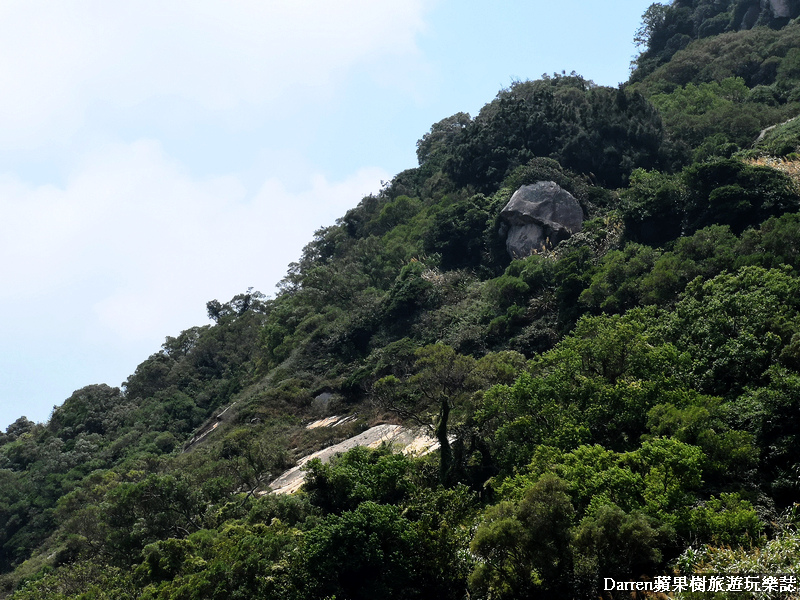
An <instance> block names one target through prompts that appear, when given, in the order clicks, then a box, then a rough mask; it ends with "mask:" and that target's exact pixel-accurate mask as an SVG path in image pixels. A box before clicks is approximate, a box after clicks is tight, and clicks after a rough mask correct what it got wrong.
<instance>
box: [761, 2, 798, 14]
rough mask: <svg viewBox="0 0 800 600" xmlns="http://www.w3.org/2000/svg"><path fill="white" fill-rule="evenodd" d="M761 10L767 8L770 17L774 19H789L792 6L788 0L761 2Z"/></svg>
mask: <svg viewBox="0 0 800 600" xmlns="http://www.w3.org/2000/svg"><path fill="white" fill-rule="evenodd" d="M761 8H769V9H770V11H771V12H772V16H773V17H776V18H783V19H786V18H790V17H791V16H792V5H791V3H790V2H789V0H761Z"/></svg>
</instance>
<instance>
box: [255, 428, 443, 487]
mask: <svg viewBox="0 0 800 600" xmlns="http://www.w3.org/2000/svg"><path fill="white" fill-rule="evenodd" d="M352 418H353V417H346V418H345V419H342V420H338V419H341V418H340V417H329V418H328V419H325V420H321V421H315V422H314V423H311V424H310V425H309V426H308V427H309V428H312V429H313V428H316V427H331V426H334V427H335V426H336V425H339V424H341V423H342V422H345V421H347V420H349V419H352ZM333 419H337V420H338V421H333ZM381 444H389V445H391V446H393V447H394V448H395V449H396V450H398V451H400V452H402V453H403V454H409V455H412V456H424V455H426V454H428V453H430V452H433V451H434V450H438V449H439V442H438V441H436V440H435V439H433V438H432V437H430V436H428V435H426V434H425V433H423V432H420V431H414V430H411V429H407V428H405V427H402V426H401V425H376V426H375V427H372V428H370V429H367V430H366V431H364V432H363V433H359V434H358V435H356V436H354V437H351V438H350V439H347V440H345V441H343V442H340V443H338V444H334V445H333V446H329V447H327V448H323V449H322V450H320V451H318V452H314V454H310V455H309V456H306V457H303V458H301V459H300V460H299V461H298V463H297V466H296V467H293V468H291V469H289V470H288V471H286V472H285V473H283V474H282V475H281V476H280V477H278V478H277V479H275V480H274V481H273V482H272V483H270V484H269V490H265V491H264V492H262V493H260V494H259V495H263V494H267V493H270V492H272V493H274V494H279V495H282V494H293V493H295V492H296V491H297V490H299V489H300V488H301V487H302V486H303V482H304V481H305V477H306V473H305V471H303V466H304V465H305V464H306V463H307V462H308V461H310V460H311V459H312V458H318V459H320V460H321V461H322V462H323V463H326V462H328V461H329V460H330V459H331V458H333V457H334V456H336V455H337V454H342V453H343V452H347V451H348V450H351V449H353V448H355V447H356V446H366V447H367V448H378V447H379V446H380V445H381Z"/></svg>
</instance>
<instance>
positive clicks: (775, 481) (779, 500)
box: [0, 0, 800, 600]
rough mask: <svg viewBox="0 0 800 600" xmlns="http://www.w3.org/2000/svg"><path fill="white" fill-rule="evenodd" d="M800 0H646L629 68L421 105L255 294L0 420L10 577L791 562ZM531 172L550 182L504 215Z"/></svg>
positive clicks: (797, 490) (140, 583) (66, 586)
mask: <svg viewBox="0 0 800 600" xmlns="http://www.w3.org/2000/svg"><path fill="white" fill-rule="evenodd" d="M798 17H800V1H798V0H768V1H767V0H761V1H759V0H723V1H720V0H694V1H688V0H686V1H684V0H675V1H674V2H673V3H672V4H670V5H659V4H654V5H653V6H651V8H650V9H648V11H647V12H646V13H645V15H644V20H643V24H642V27H641V29H640V30H639V31H638V32H637V34H636V36H637V38H636V39H637V40H638V41H639V42H640V44H641V47H642V53H641V55H640V56H639V57H638V58H637V59H636V61H635V64H634V67H635V68H634V70H633V71H632V74H631V78H630V80H629V82H628V83H626V84H625V85H621V86H620V87H619V88H608V87H603V86H597V85H595V84H594V83H592V82H591V81H590V80H588V79H584V78H583V77H581V76H580V75H577V74H575V73H571V74H566V73H561V74H554V75H553V76H543V77H542V78H541V79H538V80H535V81H520V82H516V83H514V84H512V85H511V86H510V87H508V88H507V89H503V90H501V91H500V92H499V93H498V94H497V96H496V98H494V99H493V100H492V101H490V102H489V103H488V104H486V105H485V106H484V107H483V108H482V109H481V110H480V112H479V113H478V114H477V115H476V116H474V117H471V116H470V115H468V114H466V113H457V114H455V115H453V116H451V117H448V118H445V119H442V120H441V121H439V122H438V123H435V124H434V125H433V126H432V127H431V129H430V131H429V132H427V133H425V134H424V135H423V136H422V138H421V139H420V140H419V141H418V143H417V156H418V160H419V166H418V167H416V168H414V169H409V170H407V171H403V172H401V173H399V174H398V175H396V176H395V177H394V178H393V179H392V180H391V181H390V182H388V183H387V184H386V185H385V187H384V188H383V189H382V190H381V192H380V193H378V194H376V195H370V196H367V197H365V198H363V199H361V201H360V202H358V203H357V205H356V206H355V207H354V208H353V209H351V210H349V211H348V212H347V213H346V214H345V215H344V216H342V218H341V219H339V220H338V221H337V223H336V224H335V225H334V226H331V227H328V228H325V229H321V230H320V231H318V232H317V233H316V235H315V236H314V239H313V240H311V241H310V243H309V244H308V245H307V246H306V247H305V249H304V251H303V254H302V256H301V257H300V259H299V260H298V261H297V262H296V263H293V264H292V265H291V267H290V269H289V272H288V273H287V275H286V277H285V279H284V280H283V281H282V283H281V286H280V292H279V293H278V294H277V295H276V296H275V297H274V298H267V297H265V296H264V295H263V294H260V293H259V292H256V291H254V290H252V289H250V290H247V291H246V292H244V293H242V294H239V295H237V296H236V297H234V298H232V299H231V300H230V301H228V302H220V301H218V300H212V301H210V302H208V304H207V309H208V316H209V319H210V322H211V323H210V324H208V325H203V326H198V327H193V328H191V329H188V330H186V331H183V332H181V333H180V334H179V335H177V336H176V337H168V338H167V339H166V341H165V343H164V344H163V346H162V348H161V350H159V351H158V352H156V353H155V354H153V355H152V356H150V357H149V358H148V359H147V360H146V361H144V362H143V363H142V364H140V365H139V366H138V367H136V369H135V371H134V372H133V374H132V375H130V377H129V378H128V380H127V381H126V382H125V384H124V385H123V388H122V389H118V388H112V387H109V386H107V385H90V386H87V387H85V388H82V389H80V390H78V391H76V392H75V393H74V394H73V395H72V396H71V397H70V398H68V399H66V400H65V401H64V403H63V404H62V405H60V406H58V407H56V408H55V409H54V411H53V414H52V416H51V418H50V420H49V421H48V422H47V423H43V424H41V423H33V422H31V421H29V420H27V419H26V418H24V417H22V418H20V419H19V420H17V421H16V422H15V423H13V424H12V425H11V426H9V427H8V429H7V430H6V432H5V433H2V432H0V597H8V598H13V599H14V600H27V599H37V600H57V599H58V600H62V599H65V598H81V599H86V600H88V599H90V598H91V599H105V598H108V599H111V598H113V599H115V600H120V599H138V598H141V599H156V598H158V599H164V600H166V599H175V600H177V599H181V600H184V599H186V600H188V599H195V598H197V599H200V598H202V599H216V598H225V599H226V600H232V599H237V598H281V599H318V598H334V597H335V598H339V599H340V600H341V599H343V598H348V599H349V598H352V599H356V598H364V599H366V598H375V597H383V598H387V599H389V598H442V599H447V598H453V599H463V598H467V597H469V598H487V599H489V598H491V599H504V598H554V599H555V598H596V597H598V596H599V595H600V594H601V593H603V585H604V580H605V578H613V579H615V580H616V581H639V580H647V581H653V578H655V577H659V576H660V577H664V576H670V577H672V576H677V575H679V574H683V575H686V576H687V577H690V576H691V575H692V574H696V573H713V574H717V575H720V574H728V573H729V574H741V573H745V572H750V573H759V574H790V573H798V572H800V535H798V533H797V525H798V519H800V517H799V516H798V514H797V510H796V508H797V504H796V502H797V498H798V497H800V496H798V494H800V480H798V473H800V453H798V450H797V448H798V447H800V278H798V269H800V212H799V211H800V124H799V123H800V121H799V120H797V119H796V118H795V117H797V116H798V115H800V20H798ZM540 182H548V183H547V184H546V185H544V184H540ZM533 184H537V185H533ZM523 186H532V187H531V188H528V189H529V190H538V191H537V193H540V192H541V190H542V189H545V188H546V189H548V190H550V192H549V193H551V194H552V197H557V198H558V200H552V198H550V199H547V200H538V198H539V197H538V196H537V197H536V198H534V201H532V202H531V204H532V205H535V206H534V207H533V208H530V209H527V208H526V210H530V212H529V213H523V212H519V211H518V212H517V213H515V214H514V216H513V218H512V217H509V216H508V215H509V211H506V212H505V213H504V212H503V209H504V207H506V205H507V204H508V203H509V200H510V199H511V198H512V195H513V194H514V193H515V192H516V191H517V190H518V189H520V188H522V187H523ZM568 198H571V200H569V199H568ZM537 202H538V204H537ZM354 203H355V202H354ZM573 203H574V204H573ZM515 210H517V209H516V208H515ZM570 210H571V211H572V214H573V216H572V217H570V218H572V219H577V222H580V221H581V217H582V222H580V226H579V227H578V226H577V225H576V221H574V220H573V221H568V224H565V223H567V221H565V220H564V214H566V213H567V212H569V211H570ZM537 211H538V212H537ZM576 211H577V212H576ZM575 214H577V215H578V216H577V217H575ZM513 219H516V221H515V220H513ZM515 226H518V227H521V228H522V230H517V232H516V233H515V234H514V235H517V236H518V237H519V238H520V239H522V238H524V240H525V241H526V243H529V244H528V246H525V245H522V246H514V245H512V244H510V243H508V236H509V235H511V230H512V229H513V227H515ZM529 226H530V229H525V228H526V227H529ZM536 236H538V237H536ZM531 240H535V241H534V242H531ZM514 248H533V250H532V251H530V252H528V251H527V250H526V251H519V250H514ZM333 416H336V417H337V418H335V419H330V420H329V421H328V423H327V424H330V425H333V424H336V426H322V425H321V424H320V423H315V424H314V426H313V427H307V425H308V424H309V423H311V422H312V421H318V420H321V419H323V418H327V417H333ZM345 417H346V418H345ZM381 424H386V425H401V424H402V425H404V426H406V427H409V428H414V429H415V430H416V431H417V432H418V433H419V435H422V434H425V435H427V436H428V438H429V440H428V441H429V442H430V443H429V444H428V446H426V448H428V449H429V448H431V447H438V449H437V450H436V451H434V452H426V453H420V454H424V455H422V456H415V455H414V453H413V452H412V453H401V452H396V451H393V448H392V447H391V445H388V444H387V445H384V446H381V447H380V448H377V449H367V448H363V447H357V448H354V449H353V450H350V451H349V452H347V453H346V454H343V455H340V456H339V457H337V458H334V459H333V460H331V461H330V462H326V463H323V462H322V461H320V460H311V461H308V462H307V463H306V464H305V485H304V487H303V488H302V489H301V490H300V491H299V492H297V493H294V494H288V495H286V494H283V495H276V494H273V493H269V490H270V487H269V485H270V483H272V482H273V481H274V480H276V479H277V478H278V477H279V476H280V475H281V474H282V473H284V472H285V471H287V470H288V469H290V468H292V467H294V466H295V465H296V464H297V462H298V460H300V459H302V458H303V457H306V456H308V455H310V454H312V453H314V452H317V451H320V450H322V449H323V448H326V447H329V446H331V445H333V444H335V443H339V442H343V441H344V440H346V439H349V438H351V437H353V436H355V435H357V434H360V433H362V432H364V431H366V430H367V429H368V428H370V427H372V426H375V425H381ZM661 581H662V582H663V581H664V580H661ZM787 585H788V582H787ZM662 589H663V588H662ZM664 591H667V590H666V589H665V590H664ZM723 591H724V590H723ZM607 593H608V592H607ZM610 593H611V595H613V594H614V592H610ZM625 594H628V595H625ZM615 597H630V594H629V592H624V591H620V592H619V593H618V596H615ZM682 597H686V598H689V597H692V598H694V597H698V598H699V597H704V596H701V595H700V594H695V595H692V594H690V593H684V595H683V596H682ZM770 597H772V596H770ZM774 597H783V596H779V595H776V596H774Z"/></svg>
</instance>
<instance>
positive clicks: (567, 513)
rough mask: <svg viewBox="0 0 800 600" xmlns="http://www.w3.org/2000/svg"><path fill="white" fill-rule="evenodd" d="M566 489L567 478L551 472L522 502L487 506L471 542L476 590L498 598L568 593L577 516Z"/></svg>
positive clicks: (533, 487) (532, 488) (552, 596)
mask: <svg viewBox="0 0 800 600" xmlns="http://www.w3.org/2000/svg"><path fill="white" fill-rule="evenodd" d="M567 490H568V487H567V484H566V483H565V482H564V481H563V480H561V479H559V478H558V477H556V476H555V475H552V474H549V475H545V476H543V477H542V478H541V479H540V480H539V481H537V482H536V483H535V484H534V485H533V486H531V487H530V488H529V489H528V491H527V492H526V493H525V495H524V497H523V498H522V500H520V501H519V502H518V503H514V502H501V503H499V504H497V505H494V506H491V507H489V508H488V509H487V510H486V513H485V515H484V518H483V521H482V522H481V524H480V525H479V526H478V529H477V530H476V532H475V537H474V538H473V540H472V543H471V544H470V550H471V551H472V552H473V553H474V554H475V555H476V556H477V557H478V564H477V566H476V567H475V570H474V571H473V572H472V575H471V576H470V587H471V588H473V589H474V590H476V591H477V592H478V593H483V594H486V595H488V597H490V598H498V599H506V598H508V599H512V598H534V597H535V598H563V597H566V596H567V594H568V592H569V582H570V578H571V577H570V575H571V572H572V561H571V556H570V541H571V533H570V528H571V526H572V521H573V518H574V515H575V509H574V508H573V507H572V503H571V502H570V499H569V496H568V495H567Z"/></svg>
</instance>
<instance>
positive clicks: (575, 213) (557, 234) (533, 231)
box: [500, 181, 583, 258]
mask: <svg viewBox="0 0 800 600" xmlns="http://www.w3.org/2000/svg"><path fill="white" fill-rule="evenodd" d="M500 219H501V225H500V235H505V236H506V250H508V254H509V255H510V256H511V258H524V257H526V256H530V255H531V254H533V253H534V252H537V251H540V250H542V249H543V248H550V247H552V246H555V245H556V244H558V243H559V242H560V241H562V240H565V239H567V238H568V237H569V236H571V235H572V234H573V233H577V232H578V231H580V230H581V226H582V225H583V209H581V205H580V204H578V201H577V200H576V199H575V198H574V196H573V195H572V194H570V193H569V192H568V191H566V190H564V189H562V188H561V187H559V186H558V185H557V184H556V183H554V182H552V181H538V182H536V183H534V184H533V185H523V186H522V187H521V188H519V189H518V190H517V191H516V192H514V195H513V196H511V200H509V201H508V204H506V206H505V208H504V209H503V210H502V211H501V212H500Z"/></svg>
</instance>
